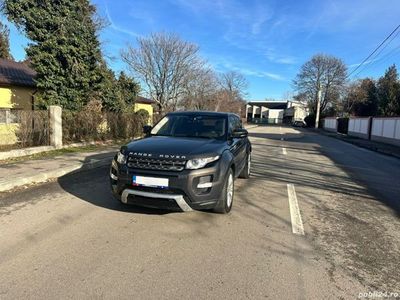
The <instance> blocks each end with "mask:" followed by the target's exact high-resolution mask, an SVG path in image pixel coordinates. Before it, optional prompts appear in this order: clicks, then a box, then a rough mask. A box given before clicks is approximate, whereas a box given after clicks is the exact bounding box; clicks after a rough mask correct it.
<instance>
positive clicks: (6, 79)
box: [0, 59, 37, 145]
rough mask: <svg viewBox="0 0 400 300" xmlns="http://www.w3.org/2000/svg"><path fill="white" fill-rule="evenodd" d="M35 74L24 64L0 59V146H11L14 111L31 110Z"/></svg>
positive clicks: (14, 126)
mask: <svg viewBox="0 0 400 300" xmlns="http://www.w3.org/2000/svg"><path fill="white" fill-rule="evenodd" d="M35 76H36V72H35V71H34V70H33V69H31V68H30V67H29V66H28V65H27V64H25V63H19V62H15V61H12V60H8V59H0V145H4V144H13V143H15V142H16V140H17V137H16V135H15V130H16V129H17V124H16V123H15V122H16V121H15V111H16V110H32V109H33V105H34V98H35V94H36V91H37V89H36V84H35V80H34V79H35Z"/></svg>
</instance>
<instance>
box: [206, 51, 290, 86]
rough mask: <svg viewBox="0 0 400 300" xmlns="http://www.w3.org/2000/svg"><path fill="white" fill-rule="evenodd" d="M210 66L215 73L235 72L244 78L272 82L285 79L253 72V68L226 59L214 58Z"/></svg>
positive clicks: (269, 73) (265, 73) (261, 72)
mask: <svg viewBox="0 0 400 300" xmlns="http://www.w3.org/2000/svg"><path fill="white" fill-rule="evenodd" d="M209 57H212V56H209ZM211 65H212V66H213V68H214V69H215V70H216V71H217V72H221V73H223V72H226V71H237V72H239V73H241V74H243V75H245V76H253V77H259V78H268V79H273V80H278V81H285V80H286V78H285V77H283V76H281V75H279V74H276V73H273V72H268V71H260V70H254V69H253V68H251V67H249V66H247V65H245V64H237V63H232V60H230V59H228V58H226V57H218V56H214V57H213V60H212V62H211Z"/></svg>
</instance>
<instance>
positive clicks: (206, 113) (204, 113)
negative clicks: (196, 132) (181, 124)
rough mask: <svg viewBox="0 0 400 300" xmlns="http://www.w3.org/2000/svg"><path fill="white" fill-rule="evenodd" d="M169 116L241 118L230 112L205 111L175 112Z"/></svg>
mask: <svg viewBox="0 0 400 300" xmlns="http://www.w3.org/2000/svg"><path fill="white" fill-rule="evenodd" d="M167 115H189V116H213V117H227V116H236V117H238V118H240V117H239V116H238V115H237V114H234V113H230V112H216V111H203V110H196V111H175V112H170V113H168V114H167Z"/></svg>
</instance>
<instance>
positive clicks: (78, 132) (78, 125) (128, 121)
mask: <svg viewBox="0 0 400 300" xmlns="http://www.w3.org/2000/svg"><path fill="white" fill-rule="evenodd" d="M146 124H148V116H143V115H141V114H138V113H133V112H132V113H116V112H102V111H91V110H83V111H68V110H64V111H63V113H62V136H63V144H70V143H74V142H83V141H100V140H114V139H131V138H134V137H137V136H140V135H141V134H142V130H143V126H144V125H146Z"/></svg>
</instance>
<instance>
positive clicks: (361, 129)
mask: <svg viewBox="0 0 400 300" xmlns="http://www.w3.org/2000/svg"><path fill="white" fill-rule="evenodd" d="M370 122H371V118H369V117H367V118H350V120H349V129H348V135H353V136H358V137H362V138H366V139H368V138H369V130H370Z"/></svg>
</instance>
